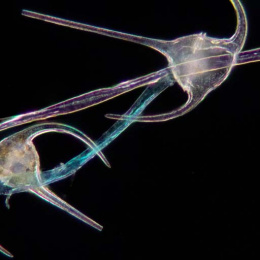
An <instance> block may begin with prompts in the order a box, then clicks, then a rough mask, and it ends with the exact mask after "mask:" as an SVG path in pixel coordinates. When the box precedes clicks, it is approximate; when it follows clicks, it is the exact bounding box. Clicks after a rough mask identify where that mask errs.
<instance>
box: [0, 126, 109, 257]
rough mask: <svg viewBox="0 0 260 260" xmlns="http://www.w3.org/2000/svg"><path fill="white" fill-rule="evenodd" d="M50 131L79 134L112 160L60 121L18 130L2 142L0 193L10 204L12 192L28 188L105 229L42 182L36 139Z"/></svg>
mask: <svg viewBox="0 0 260 260" xmlns="http://www.w3.org/2000/svg"><path fill="white" fill-rule="evenodd" d="M50 132H56V133H64V134H69V135H72V136H74V137H76V138H77V139H79V140H80V141H82V142H83V143H85V144H86V145H88V146H89V147H90V148H91V150H93V151H95V153H96V154H97V155H98V156H99V157H100V159H101V160H102V161H103V162H104V163H105V164H106V165H107V166H108V167H110V164H109V162H108V161H107V159H106V158H105V157H104V155H103V154H102V152H100V151H98V148H97V146H96V145H95V143H94V142H93V141H92V140H91V139H90V138H89V137H88V136H86V135H85V134H83V133H82V132H81V131H79V130H77V129H75V128H72V127H70V126H68V125H63V124H58V123H43V124H37V125H35V126H32V127H29V128H27V129H25V130H22V131H20V132H18V133H15V134H13V135H11V136H9V137H7V138H5V139H3V140H2V141H1V142H0V150H1V154H0V194H6V195H8V197H7V200H6V205H7V206H8V207H9V204H8V201H9V199H10V196H11V195H12V194H13V193H15V192H18V191H21V190H23V191H29V192H31V193H33V194H34V195H36V196H38V197H40V198H41V199H43V200H45V201H47V202H49V203H51V204H52V205H54V206H56V207H58V208H60V209H62V210H64V211H66V212H68V213H69V214H71V215H72V216H74V217H76V218H78V219H79V220H81V221H83V222H84V223H86V224H88V225H90V226H92V227H93V228H95V229H97V230H99V231H100V230H102V226H101V225H99V224H98V223H96V222H95V221H93V220H92V219H90V218H89V217H87V216H86V215H84V214H83V213H81V212H80V211H78V210H77V209H75V208H74V207H72V206H71V205H69V204H68V203H66V202H65V201H63V200H62V199H61V198H59V197H58V196H57V195H56V194H55V193H53V192H52V191H51V190H50V189H49V188H47V187H44V186H43V185H42V181H41V170H40V160H39V155H38V153H37V150H36V148H35V146H34V144H33V140H34V138H35V137H37V136H39V135H42V134H44V133H50ZM0 251H1V252H3V253H4V254H6V255H7V256H10V257H12V254H11V253H10V252H8V251H7V250H6V249H4V248H3V247H0Z"/></svg>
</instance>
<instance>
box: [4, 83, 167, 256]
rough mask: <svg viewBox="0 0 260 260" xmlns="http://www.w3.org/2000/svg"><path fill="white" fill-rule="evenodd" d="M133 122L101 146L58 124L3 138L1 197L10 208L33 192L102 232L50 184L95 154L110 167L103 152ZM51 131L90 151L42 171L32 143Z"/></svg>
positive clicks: (148, 94)
mask: <svg viewBox="0 0 260 260" xmlns="http://www.w3.org/2000/svg"><path fill="white" fill-rule="evenodd" d="M160 83H161V84H160V85H158V86H157V87H154V88H151V89H149V88H147V89H146V90H145V91H144V92H143V93H142V95H141V96H140V97H139V98H138V99H137V101H136V102H135V103H134V104H133V106H132V107H131V108H130V109H129V111H128V114H129V115H130V116H137V115H139V114H141V113H142V111H143V110H144V109H145V107H146V106H147V105H148V104H149V103H150V102H151V101H152V100H153V99H155V98H156V97H157V96H158V95H159V94H160V93H161V92H162V91H163V90H165V89H166V88H167V84H165V82H160ZM167 83H168V81H167ZM133 122H134V121H133V120H124V121H118V122H116V123H115V124H114V125H113V126H112V127H111V128H110V129H109V130H108V131H107V132H105V133H104V134H103V135H102V136H101V138H100V139H99V140H98V145H95V143H94V142H93V141H92V140H91V139H90V138H89V137H87V136H86V135H84V134H83V133H82V132H80V131H79V130H77V129H75V128H72V127H70V126H68V125H63V124H58V123H43V124H37V125H35V126H32V127H29V128H26V129H25V130H22V131H20V132H18V133H16V134H14V135H12V136H9V137H7V138H5V139H3V140H2V141H1V142H0V149H1V151H2V156H1V158H2V159H1V160H0V194H4V195H7V196H8V197H7V203H6V204H7V206H8V200H9V198H10V196H11V195H12V194H13V193H17V192H24V191H27V192H31V193H33V194H35V195H37V196H38V197H40V198H41V199H44V200H45V201H47V202H49V203H51V204H52V205H54V206H56V207H58V208H60V209H62V210H64V211H66V212H67V213H69V214H71V215H72V216H74V217H76V218H77V219H79V220H81V221H83V222H84V223H86V224H88V225H90V226H92V227H93V228H95V229H97V230H99V231H101V230H102V226H101V225H99V224H98V223H96V222H95V221H94V220H92V219H90V218H89V217H87V216H86V215H84V214H83V213H81V212H79V211H78V210H76V209H75V208H73V207H72V206H71V205H69V204H68V203H66V202H65V201H63V200H62V199H61V198H59V197H58V196H57V195H56V194H54V193H53V192H52V191H50V189H49V188H47V187H46V185H47V184H50V183H53V182H56V181H58V180H61V179H64V178H66V177H68V176H70V175H72V174H74V173H75V172H76V171H77V170H78V169H80V168H81V167H82V166H83V165H84V164H86V163H87V162H88V161H90V160H91V159H92V158H93V157H94V156H95V155H98V156H99V157H100V158H101V159H102V161H103V162H104V163H105V164H106V165H107V166H108V167H110V164H109V163H108V161H107V160H106V158H105V157H104V155H103V154H102V153H101V152H100V150H101V149H103V148H104V147H106V146H107V145H108V144H109V143H110V142H112V141H113V140H114V139H115V138H116V137H117V136H118V135H119V134H120V133H122V132H123V131H124V130H125V129H126V128H127V127H128V126H129V125H130V124H131V123H133ZM49 132H58V133H66V134H70V135H73V136H75V137H76V138H78V139H79V140H81V141H83V142H84V143H85V144H87V145H88V146H89V147H90V149H86V150H85V151H84V152H82V153H81V154H80V155H78V156H76V157H75V158H73V159H71V160H70V161H68V162H67V163H65V164H63V165H60V166H58V167H56V168H54V169H52V170H49V171H41V170H40V162H39V155H38V153H37V151H36V148H35V146H34V144H33V142H32V141H33V139H34V138H35V137H36V136H39V135H41V134H43V133H49ZM0 251H1V252H2V253H4V254H5V255H7V256H9V257H13V255H12V254H11V253H10V252H9V251H7V250H6V249H5V248H3V247H1V246H0Z"/></svg>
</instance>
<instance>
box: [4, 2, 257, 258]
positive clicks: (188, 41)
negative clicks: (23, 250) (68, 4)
mask: <svg viewBox="0 0 260 260" xmlns="http://www.w3.org/2000/svg"><path fill="white" fill-rule="evenodd" d="M230 1H231V3H232V4H233V6H234V8H235V11H236V15H237V29H236V32H235V34H234V35H233V36H232V37H231V38H230V39H216V38H211V37H207V36H206V35H205V34H194V35H190V36H185V37H182V38H178V39H176V40H173V41H162V40H155V39H150V38H145V37H140V36H135V35H130V34H124V33H120V32H116V31H112V30H107V29H102V28H98V27H94V26H90V25H86V24H80V23H76V22H72V21H68V20H64V19H60V18H56V17H52V16H48V15H43V14H39V13H35V12H31V11H27V10H24V11H23V15H25V16H28V17H31V18H35V19H39V20H44V21H47V22H51V23H56V24H59V25H62V26H67V27H72V28H75V29H80V30H84V31H89V32H94V33H98V34H103V35H106V36H109V37H115V38H119V39H123V40H127V41H132V42H135V43H138V44H142V45H145V46H147V47H151V48H153V49H155V50H157V51H159V52H160V53H162V54H163V55H165V57H166V58H167V60H168V67H167V68H164V69H162V70H160V71H157V72H154V73H151V74H148V75H146V76H143V77H140V78H137V79H133V80H130V81H126V82H122V83H120V84H118V85H116V86H114V87H111V88H104V89H98V90H95V91H91V92H89V93H86V94H83V95H80V96H77V97H74V98H71V99H68V100H66V101H63V102H60V103H58V104H55V105H52V106H49V107H47V108H44V109H41V110H38V111H33V112H30V113H26V114H21V115H18V116H15V117H11V118H9V119H5V120H4V121H3V122H2V123H1V124H0V130H4V129H7V128H11V127H14V126H17V125H22V124H25V123H29V122H33V121H37V120H43V119H47V118H51V117H55V116H58V115H63V114H68V113H73V112H76V111H79V110H82V109H85V108H88V107H91V106H94V105H97V104H99V103H102V102H105V101H107V100H110V99H112V98H114V97H117V96H119V95H121V94H124V93H127V92H129V91H131V90H133V89H136V88H139V87H143V86H148V87H147V88H146V89H145V91H144V92H143V94H142V95H141V96H140V97H139V98H138V99H137V101H136V102H135V103H134V104H133V106H132V107H131V108H130V109H129V110H128V111H127V112H126V114H125V115H114V114H109V115H107V117H108V118H112V119H118V120H122V121H119V122H116V123H115V124H114V125H113V126H112V127H111V128H110V129H109V130H108V131H107V132H105V133H104V134H103V135H102V136H101V138H100V139H99V140H98V141H96V142H95V143H94V142H93V141H91V139H89V138H88V137H87V136H85V135H84V134H83V133H81V132H79V131H78V130H76V129H74V128H71V127H69V126H64V125H61V124H56V123H46V124H40V125H35V126H32V127H29V128H27V129H25V130H23V131H21V132H18V133H16V134H14V135H12V136H9V137H7V138H5V139H3V140H2V141H1V143H0V147H1V155H2V156H1V164H0V166H1V167H2V168H1V172H0V184H1V187H0V193H1V194H5V195H11V194H13V193H15V192H22V191H29V192H31V193H33V194H35V195H37V196H39V197H41V198H43V199H44V200H46V201H48V202H50V203H51V204H53V205H55V206H57V207H59V208H61V209H63V210H65V211H67V212H68V213H69V214H71V215H73V216H75V217H77V218H78V219H80V220H82V221H83V222H85V223H87V224H89V225H91V226H93V227H95V228H96V229H98V230H101V228H102V227H101V226H100V225H99V224H97V223H96V222H94V221H93V220H91V219H89V218H88V217H86V216H85V215H83V214H82V213H80V212H79V211H77V210H76V209H74V208H73V207H72V206H70V205H68V204H67V203H66V202H64V201H63V200H61V199H60V198H59V197H57V195H55V194H54V193H53V192H51V191H50V190H49V188H47V187H46V185H48V184H51V183H53V182H56V181H59V180H61V179H64V178H66V177H68V176H70V175H72V174H74V173H75V172H76V171H77V170H78V169H80V168H81V167H82V166H83V165H84V164H86V163H87V162H88V161H89V160H91V159H92V158H93V157H94V156H95V155H99V157H100V158H101V159H102V160H103V162H104V163H105V164H106V165H107V166H109V163H108V162H107V160H106V158H105V157H104V155H103V154H102V153H101V150H102V149H103V148H105V147H106V146H107V145H108V144H109V143H110V142H112V141H113V140H114V139H115V138H116V137H117V136H118V135H119V134H121V133H122V132H123V131H124V130H125V129H126V128H127V127H128V126H129V125H130V124H132V123H133V122H135V121H141V122H160V121H167V120H170V119H173V118H176V117H178V116H181V115H184V114H185V113H187V112H189V111H191V110H192V109H194V108H195V107H196V106H197V105H198V104H199V103H200V102H201V101H202V100H203V99H204V98H205V97H206V96H207V94H208V93H209V92H211V91H212V90H213V89H215V88H216V87H218V86H219V85H221V84H222V83H223V81H224V80H225V79H226V78H227V77H228V76H229V74H230V72H231V69H232V68H233V67H234V66H236V65H241V64H246V63H250V62H257V61H259V60H260V49H254V50H249V51H245V52H242V51H241V50H242V48H243V46H244V42H245V39H246V36H247V20H246V15H245V12H244V9H243V7H242V5H241V3H240V1H239V0H230ZM175 82H177V83H178V84H179V85H180V86H181V87H182V89H183V90H184V91H185V92H187V94H188V100H187V102H186V103H185V104H184V105H183V106H181V107H180V108H178V109H176V110H174V111H171V112H169V113H164V114H160V115H150V116H149V115H148V116H143V115H142V112H143V111H144V109H145V108H146V107H147V106H148V105H149V104H150V102H152V101H153V100H154V99H155V98H156V97H157V96H158V95H159V94H160V93H161V92H162V91H163V90H165V89H166V88H168V87H169V86H172V85H173V84H174V83H175ZM51 131H54V132H62V133H67V134H72V135H73V136H75V137H76V138H78V139H80V140H81V141H83V142H84V143H86V144H87V145H88V146H89V147H90V148H88V149H86V150H85V151H84V152H83V153H81V154H80V155H78V156H76V157H74V158H73V159H71V160H70V161H68V162H67V163H65V164H63V165H60V166H58V167H56V168H54V169H51V170H48V171H41V170H40V165H39V156H38V153H37V151H36V148H35V147H34V145H33V143H32V141H33V139H34V138H35V137H36V136H38V135H40V134H43V133H46V132H51ZM0 251H2V252H3V253H4V254H6V255H8V256H10V257H11V256H12V254H11V253H9V252H8V251H7V250H5V249H4V248H2V247H0Z"/></svg>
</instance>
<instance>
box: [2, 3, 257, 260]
mask: <svg viewBox="0 0 260 260" xmlns="http://www.w3.org/2000/svg"><path fill="white" fill-rule="evenodd" d="M243 4H244V6H245V8H246V11H247V15H248V20H249V35H248V40H247V42H246V46H245V49H250V48H256V47H258V46H260V35H259V26H260V20H259V12H260V2H259V1H257V0H255V1H253V0H251V1H245V0H244V1H243ZM23 8H26V9H29V10H33V11H38V12H43V13H47V14H52V15H55V16H60V17H63V18H68V19H72V20H76V21H81V22H86V23H89V24H93V25H97V26H101V27H105V28H110V29H115V30H118V31H123V32H129V33H133V34H138V35H143V36H148V37H153V38H160V39H175V38H177V37H180V36H184V35H188V34H192V33H199V32H207V34H208V35H210V36H215V37H220V38H223V37H230V36H231V35H232V33H233V32H234V30H235V22H236V20H235V15H234V12H233V10H232V6H231V4H230V2H229V1H227V0H218V1H207V0H198V1H190V2H189V3H188V2H187V1H180V0H171V1H169V0H160V1H152V0H150V1H140V0H139V1H135V0H133V1H126V2H125V1H121V3H118V1H114V0H110V1H105V0H102V1H88V0H74V1H71V0H63V1H58V0H51V1H49V0H44V1H43V0H38V1H31V0H30V1H29V0H28V1H26V0H20V1H18V0H17V1H10V3H9V6H8V8H5V9H4V11H3V12H4V15H5V16H6V17H7V18H5V21H4V22H3V23H2V28H3V30H2V33H1V37H2V43H3V44H4V47H2V58H1V61H2V64H4V69H3V68H2V69H1V79H2V81H1V83H2V91H1V102H0V117H6V116H11V115H15V114H19V113H23V112H26V111H30V110H33V109H40V108H42V107H45V106H48V105H51V104H54V103H56V102H58V101H62V100H64V99H67V98H70V97H73V96H75V95H79V94H82V93H84V92H88V91H90V90H93V89H96V88H100V87H107V86H111V85H113V84H116V83H118V82H121V81H124V80H127V79H132V78H135V77H138V76H141V75H145V74H147V73H149V72H152V71H156V70H158V69H161V68H163V67H164V66H166V65H167V62H166V60H165V58H164V57H163V56H162V55H160V54H159V53H156V52H155V51H153V50H150V49H149V48H146V47H143V46H138V45H136V44H132V43H127V42H124V41H120V40H115V39H109V38H106V37H103V36H97V35H94V34H91V33H86V32H80V31H76V30H72V29H67V28H61V27H58V26H55V25H51V24H46V23H44V22H40V21H36V20H31V19H28V18H25V17H22V16H21V15H20V12H21V9H23ZM258 79H259V64H257V63H254V64H250V65H245V66H239V67H237V68H235V69H234V70H233V72H232V73H231V75H230V77H229V78H228V79H227V80H226V81H225V82H224V83H223V85H222V86H221V87H219V88H218V89H217V90H216V91H215V92H213V93H211V94H210V95H209V96H208V97H207V98H206V100H205V101H204V102H203V103H202V104H200V105H199V107H198V108H196V109H195V110H194V111H192V112H191V113H189V114H188V115H186V116H183V117H181V118H178V119H176V120H172V121H169V122H165V123H156V124H145V123H136V124H134V125H132V126H131V127H130V128H129V129H127V131H126V132H125V133H123V134H122V135H121V136H120V137H118V138H117V139H116V140H115V141H114V142H113V143H112V144H111V145H110V146H109V147H107V148H106V149H105V150H104V153H105V154H106V156H107V158H108V160H109V161H110V163H111V165H112V169H108V168H106V167H105V166H104V165H103V164H102V163H101V162H100V160H99V159H96V158H95V159H94V160H92V161H91V162H90V163H89V164H88V165H86V166H85V167H84V168H82V169H81V170H80V171H79V172H78V173H77V174H76V176H75V177H73V178H69V179H67V180H65V181H62V182H59V183H56V184H54V185H52V189H53V190H54V191H55V192H57V194H59V195H60V196H61V197H62V198H64V199H65V200H66V201H67V202H69V203H70V204H72V205H73V206H75V207H76V208H78V209H79V210H81V211H82V212H84V213H86V214H87V215H89V216H91V217H92V218H93V219H95V220H96V221H97V222H99V223H101V224H102V225H104V230H103V232H98V231H95V230H93V229H92V228H90V227H88V226H86V225H84V224H82V223H81V222H79V221H77V220H76V219H74V218H73V217H71V216H68V215H67V214H66V213H64V212H62V211H61V210H58V209H56V208H54V207H53V206H51V205H48V204H47V203H45V202H44V201H41V200H39V199H38V198H36V197H33V196H32V195H30V194H27V193H21V194H16V195H14V196H13V197H12V198H11V202H10V203H11V209H10V210H7V209H6V208H5V206H4V197H3V196H2V197H1V215H0V216H1V217H0V220H1V222H0V229H1V233H0V234H1V235H0V242H1V244H2V245H4V246H5V247H6V248H8V249H9V250H10V251H11V252H12V253H13V254H14V255H15V259H28V260H29V259H64V260H66V259H89V260H92V259H132V260H133V259H134V260H137V259H138V260H139V259H151V258H157V259H169V258H171V259H189V258H191V257H192V258H200V259H235V258H237V257H238V256H242V257H246V258H247V259H259V258H258V257H259V250H258V249H259V243H258V242H257V239H259V235H260V233H259V225H258V222H259V213H258V209H259V188H258V186H259V178H258V175H259V130H260V129H259V126H258V121H259V114H260V111H259V110H260V106H259V100H260V87H259V80H258ZM139 93H140V91H135V92H133V93H131V94H127V95H125V96H122V97H118V98H116V99H114V100H112V101H109V102H107V103H104V104H102V105H99V106H97V107H94V108H90V109H88V110H85V111H81V112H78V113H75V114H71V115H69V116H63V117H59V118H57V119H55V121H57V122H62V123H66V124H70V125H72V126H74V127H77V128H78V129H80V130H82V131H84V132H85V133H86V134H88V135H89V136H90V137H92V138H93V139H94V140H96V139H97V138H98V137H99V136H100V135H101V134H102V133H103V132H104V131H105V130H106V129H108V128H109V126H110V125H112V124H113V121H112V120H109V119H106V118H105V117H104V114H106V113H108V112H117V113H118V112H120V113H122V112H124V111H126V109H127V108H128V107H129V106H130V105H131V103H133V102H134V100H135V99H136V98H137V96H138V94H139ZM184 100H185V95H184V94H182V92H181V91H180V90H179V89H178V87H177V86H175V87H173V88H170V89H169V90H167V92H166V93H163V94H162V96H161V97H159V98H158V100H156V101H155V102H154V104H153V105H152V106H151V107H149V108H148V109H147V113H148V112H150V113H152V112H162V111H167V110H170V109H172V108H173V107H176V106H178V105H179V104H180V103H181V102H183V101H184ZM19 129H23V127H20V128H15V129H10V130H8V131H5V132H1V136H0V137H1V138H3V137H5V136H7V135H9V134H11V133H14V132H15V131H17V130H19ZM35 144H36V146H37V149H38V151H39V154H40V157H41V165H42V169H43V170H45V169H49V168H51V167H54V166H56V165H58V164H59V163H60V162H66V161H67V160H69V159H70V158H72V157H73V156H75V155H76V154H78V153H79V152H80V151H82V150H83V149H84V146H83V145H82V144H80V143H79V142H78V141H75V139H73V138H70V137H69V136H63V135H58V134H48V135H44V136H42V137H39V138H38V139H37V140H36V142H35ZM2 257H3V256H0V258H2ZM3 258H4V257H3Z"/></svg>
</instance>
